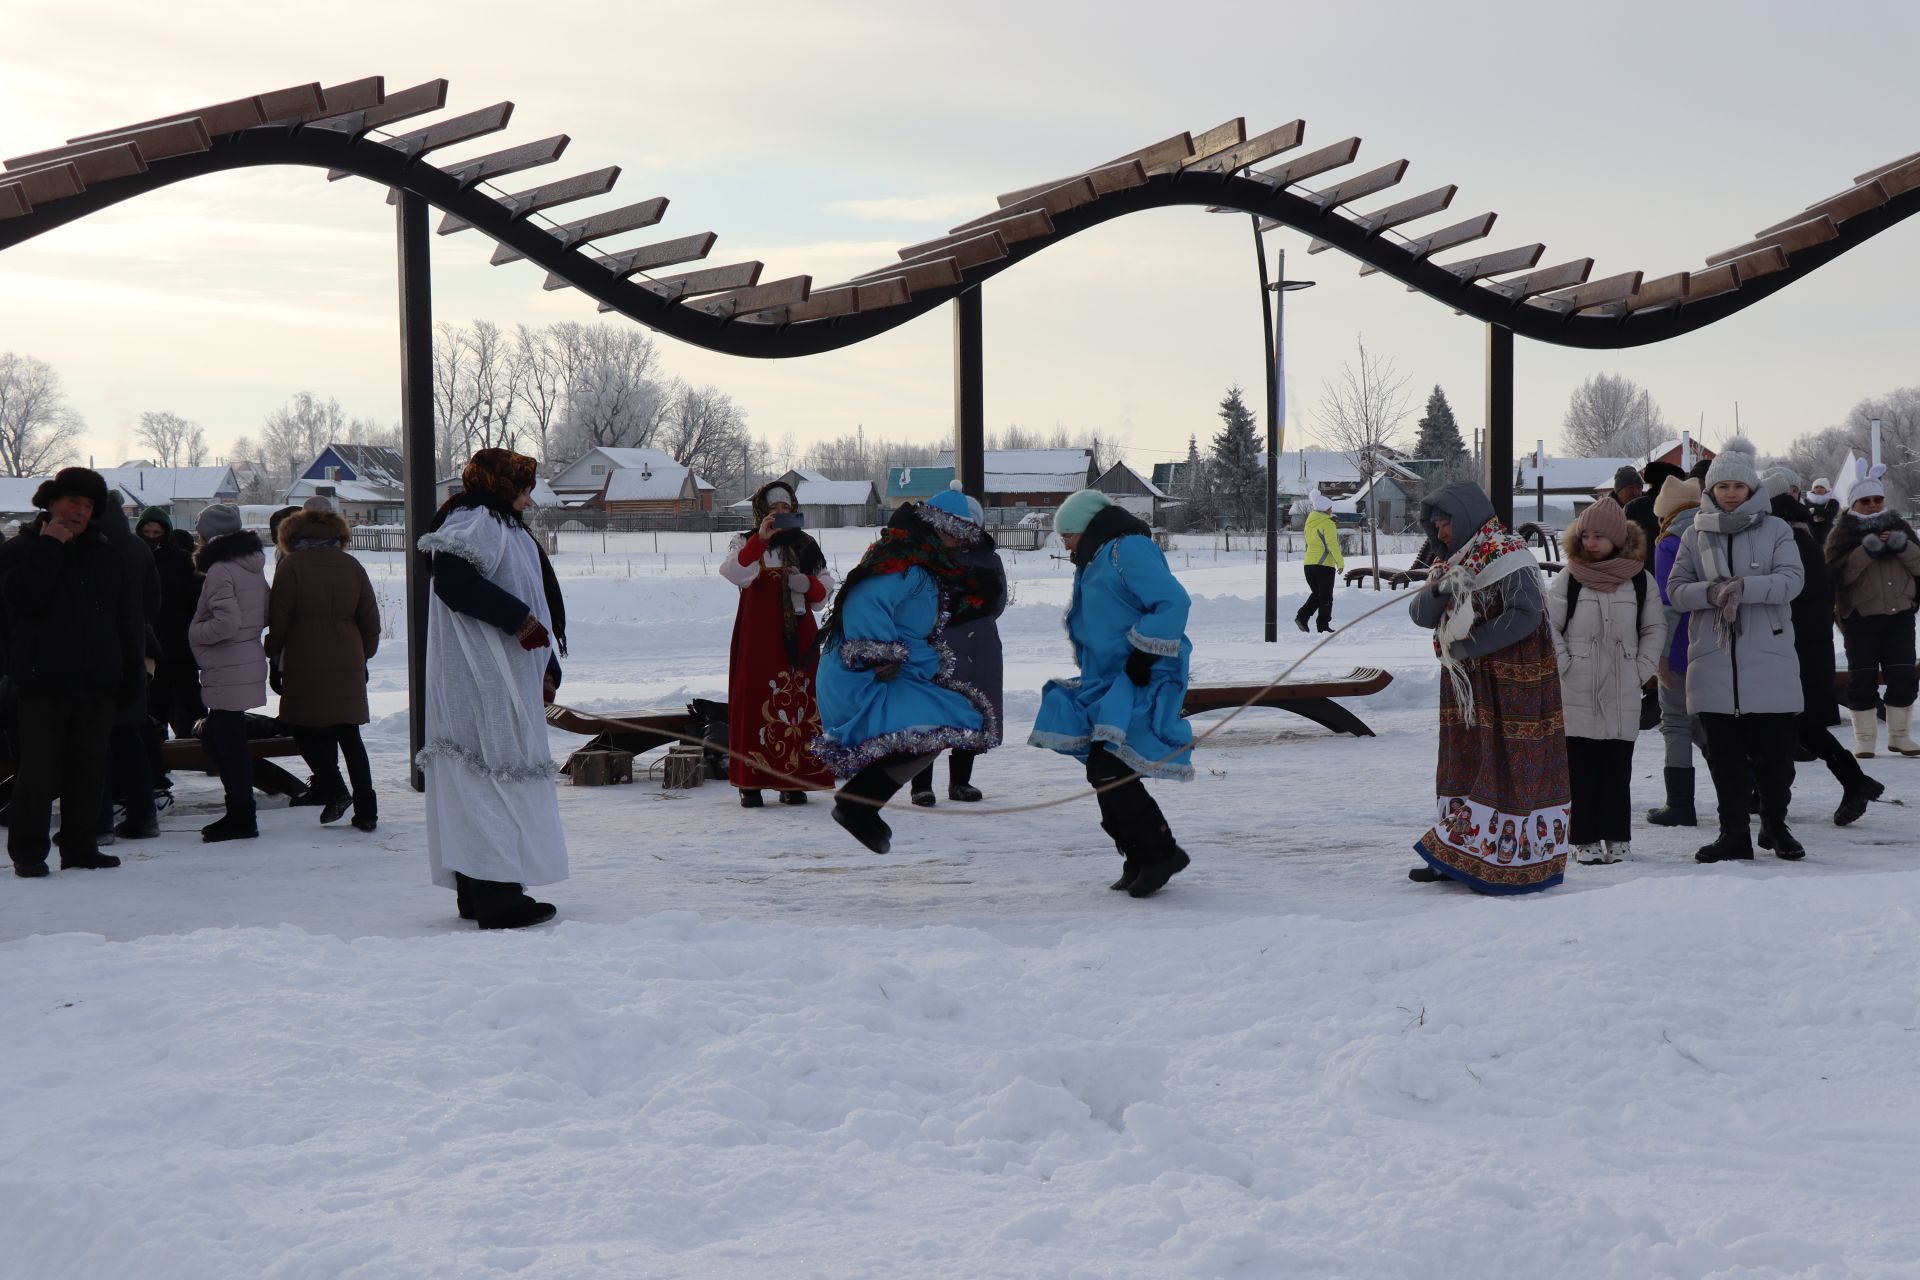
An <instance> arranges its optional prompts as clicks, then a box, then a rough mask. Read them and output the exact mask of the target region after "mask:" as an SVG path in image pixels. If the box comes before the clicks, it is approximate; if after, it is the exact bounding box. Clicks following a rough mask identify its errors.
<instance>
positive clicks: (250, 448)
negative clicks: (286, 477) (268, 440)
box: [223, 436, 281, 503]
mask: <svg viewBox="0 0 1920 1280" xmlns="http://www.w3.org/2000/svg"><path fill="white" fill-rule="evenodd" d="M223 461H225V463H226V465H227V466H230V467H232V468H233V474H234V477H235V478H236V479H237V480H239V481H240V501H242V502H255V503H264V502H272V501H273V500H274V499H275V498H276V497H277V496H278V495H279V494H280V492H281V486H280V485H279V484H278V483H277V480H276V477H275V473H274V471H273V469H272V467H271V466H269V465H268V463H267V457H266V451H265V450H263V449H262V448H261V447H260V446H259V445H257V444H255V443H254V441H253V437H252V436H238V437H236V438H235V439H234V442H233V446H232V447H231V448H230V449H228V450H227V455H226V457H225V459H224V460H223Z"/></svg>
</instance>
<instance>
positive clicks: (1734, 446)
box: [1706, 436, 1760, 493]
mask: <svg viewBox="0 0 1920 1280" xmlns="http://www.w3.org/2000/svg"><path fill="white" fill-rule="evenodd" d="M1753 455H1754V450H1753V441H1751V440H1749V439H1747V438H1746V437H1745V436H1735V437H1734V438H1733V439H1731V440H1729V441H1727V443H1726V447H1725V448H1723V449H1721V450H1720V452H1719V453H1716V454H1715V455H1714V456H1713V461H1712V462H1711V463H1710V464H1708V466H1707V481H1706V484H1707V492H1708V493H1712V492H1713V486H1715V485H1717V484H1724V483H1726V482H1727V481H1730V480H1733V481H1738V482H1739V483H1741V484H1744V485H1745V486H1747V492H1749V493H1752V492H1753V491H1755V490H1757V489H1759V487H1760V472H1759V471H1758V470H1757V469H1756V467H1755V465H1754V456H1753Z"/></svg>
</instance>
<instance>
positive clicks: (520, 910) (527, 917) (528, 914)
mask: <svg viewBox="0 0 1920 1280" xmlns="http://www.w3.org/2000/svg"><path fill="white" fill-rule="evenodd" d="M559 914H560V912H559V910H558V909H557V908H556V907H555V906H554V905H553V904H552V903H551V902H535V901H534V900H533V899H532V898H529V897H525V896H524V895H523V896H522V897H521V899H520V901H519V902H517V903H515V904H513V905H512V906H510V907H507V908H506V909H505V910H502V911H496V912H494V913H493V914H492V915H485V916H480V917H478V918H477V919H475V920H474V924H476V925H478V926H479V927H480V928H482V929H524V928H526V927H527V926H528V925H534V924H545V923H546V922H547V921H549V920H551V919H553V918H554V917H555V916H557V915H559Z"/></svg>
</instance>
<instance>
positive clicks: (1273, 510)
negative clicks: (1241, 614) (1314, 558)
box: [1253, 218, 1315, 644]
mask: <svg viewBox="0 0 1920 1280" xmlns="http://www.w3.org/2000/svg"><path fill="white" fill-rule="evenodd" d="M1253 248H1254V253H1255V255H1256V256H1257V257H1258V258H1259V260H1260V324H1261V327H1262V329H1263V330H1264V331H1265V332H1266V338H1267V340H1266V344H1265V347H1264V350H1265V352H1266V359H1267V618H1266V640H1267V643H1268V644H1273V643H1274V642H1275V641H1277V640H1278V639H1279V638H1280V634H1279V633H1280V628H1279V610H1280V448H1281V445H1282V444H1283V443H1285V438H1284V435H1283V431H1282V425H1281V419H1282V416H1283V415H1284V413H1285V412H1286V398H1287V359H1286V315H1287V311H1286V307H1287V295H1288V294H1289V293H1292V292H1294V291H1295V290H1297V289H1311V288H1313V286H1314V284H1315V281H1312V280H1289V279H1287V251H1286V250H1285V249H1282V250H1280V251H1279V253H1280V257H1279V262H1278V264H1277V265H1278V267H1279V271H1278V275H1279V277H1280V278H1279V279H1278V280H1274V281H1271V282H1269V279H1268V276H1267V242H1266V239H1265V236H1264V233H1263V228H1262V227H1261V226H1260V219H1259V218H1255V219H1253ZM1269 293H1271V294H1272V295H1273V310H1272V311H1268V310H1267V295H1268V294H1269Z"/></svg>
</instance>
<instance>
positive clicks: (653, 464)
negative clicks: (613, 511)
mask: <svg viewBox="0 0 1920 1280" xmlns="http://www.w3.org/2000/svg"><path fill="white" fill-rule="evenodd" d="M622 471H632V472H635V473H636V474H637V475H638V476H639V478H638V479H634V480H626V481H622V482H621V483H620V484H619V485H618V486H616V487H615V488H614V490H613V494H614V496H613V497H612V498H609V497H608V492H609V490H608V481H609V479H610V478H611V477H612V476H614V475H617V474H618V473H620V472H622ZM675 471H687V468H685V467H683V466H681V465H680V464H679V463H678V462H676V461H674V458H673V455H672V454H670V453H668V452H667V451H666V450H664V449H646V448H632V449H622V448H614V447H612V446H603V447H599V448H593V449H589V450H587V451H586V452H585V453H583V454H581V455H580V456H579V457H578V458H575V459H574V460H573V461H572V462H570V463H568V464H567V465H566V466H564V467H562V468H561V469H560V470H559V471H558V472H556V473H555V474H554V475H553V477H552V479H551V483H552V485H553V491H554V492H555V493H556V494H558V495H559V497H560V503H561V505H562V506H568V507H596V508H597V507H603V506H604V505H605V504H606V503H607V502H608V501H612V502H616V503H667V504H679V505H677V506H672V505H669V506H659V507H650V508H647V509H646V512H641V511H635V512H628V513H624V514H643V513H654V514H658V513H662V512H682V513H684V512H689V511H712V510H713V498H714V488H713V485H712V484H711V483H709V482H708V481H707V480H706V478H705V477H703V476H701V475H699V474H697V473H694V472H688V475H689V476H690V477H691V495H692V496H691V497H690V498H688V497H682V496H680V495H679V491H678V490H679V486H678V484H677V483H676V482H675V481H674V477H673V472H675ZM667 488H672V489H673V493H671V494H668V493H665V492H664V490H666V489H667Z"/></svg>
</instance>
